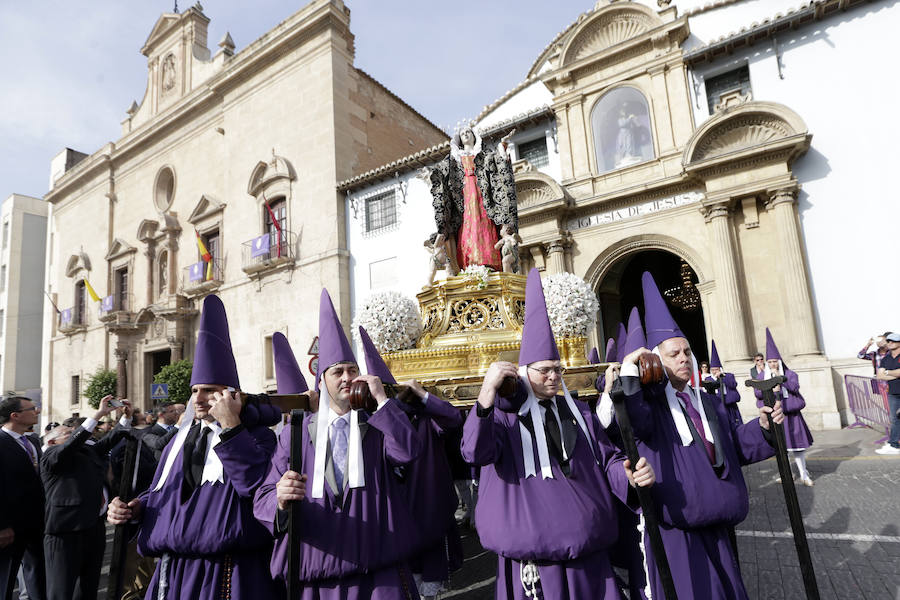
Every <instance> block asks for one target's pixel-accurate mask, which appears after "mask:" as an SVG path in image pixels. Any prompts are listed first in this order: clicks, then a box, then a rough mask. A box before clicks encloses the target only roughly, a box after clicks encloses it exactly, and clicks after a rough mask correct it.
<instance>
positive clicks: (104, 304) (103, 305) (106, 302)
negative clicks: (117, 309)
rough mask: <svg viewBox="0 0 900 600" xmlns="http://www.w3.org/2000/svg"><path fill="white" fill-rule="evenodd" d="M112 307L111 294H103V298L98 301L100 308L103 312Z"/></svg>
mask: <svg viewBox="0 0 900 600" xmlns="http://www.w3.org/2000/svg"><path fill="white" fill-rule="evenodd" d="M112 309H113V297H112V295H109V296H104V297H103V300H101V301H100V310H102V311H103V312H109V311H111V310H112Z"/></svg>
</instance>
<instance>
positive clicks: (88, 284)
mask: <svg viewBox="0 0 900 600" xmlns="http://www.w3.org/2000/svg"><path fill="white" fill-rule="evenodd" d="M84 289H86V290H87V293H88V295H89V296H90V297H91V300H93V301H94V302H100V296H98V295H97V292H95V291H94V288H92V287H91V282H90V281H88V280H87V278H85V280H84Z"/></svg>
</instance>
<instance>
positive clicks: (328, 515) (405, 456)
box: [254, 290, 424, 600]
mask: <svg viewBox="0 0 900 600" xmlns="http://www.w3.org/2000/svg"><path fill="white" fill-rule="evenodd" d="M319 352H320V353H319V375H318V377H317V378H316V386H317V387H318V392H319V408H318V412H316V413H314V414H309V415H307V416H306V417H305V418H304V420H303V424H302V431H303V435H304V437H303V440H302V452H301V456H302V465H303V466H302V468H301V469H300V470H299V472H297V471H291V470H289V468H288V465H289V462H290V461H289V459H290V447H291V428H290V427H285V428H284V430H283V431H282V432H281V435H280V436H279V440H278V449H277V450H276V452H275V455H274V457H273V458H272V460H271V464H270V465H269V472H268V475H267V476H266V480H265V483H263V485H262V486H260V488H259V490H258V491H257V493H256V497H255V499H254V514H255V515H256V518H257V519H259V521H260V522H261V523H263V524H264V525H265V526H266V527H267V528H268V529H269V531H271V532H272V533H273V534H274V535H275V551H274V553H273V555H272V562H271V573H272V576H273V577H275V578H276V580H278V581H279V582H280V584H281V586H282V589H283V588H284V587H285V584H286V580H287V570H288V552H289V548H288V539H287V538H288V536H287V535H286V534H287V525H288V519H287V514H288V513H287V508H288V506H289V505H290V503H291V502H297V503H299V504H298V505H297V506H298V507H299V519H300V541H299V548H298V549H297V550H298V552H299V582H295V583H299V584H300V585H301V586H302V588H301V589H302V592H301V597H302V598H303V599H304V600H314V599H315V600H332V599H333V600H338V599H341V600H343V599H353V600H355V599H363V598H372V599H376V600H401V599H402V600H407V599H409V598H418V597H419V595H418V593H417V592H416V587H415V582H414V581H413V578H412V574H411V572H410V570H409V568H408V566H407V563H406V561H407V559H408V558H409V555H410V553H411V552H412V551H413V550H414V549H416V548H418V547H419V544H418V541H417V540H418V535H417V529H418V528H417V527H416V525H415V523H413V520H412V516H411V514H410V512H409V508H408V506H407V504H406V501H405V498H404V496H403V493H402V490H401V489H400V483H399V481H398V480H397V477H396V475H395V473H394V469H395V467H400V466H402V465H407V464H409V463H410V462H412V461H413V460H414V459H415V458H416V457H417V456H418V455H419V453H420V452H421V442H420V440H419V436H418V435H417V434H416V431H415V430H414V429H413V427H412V425H411V424H410V422H409V419H408V418H407V416H406V414H405V413H404V412H403V411H402V410H401V409H400V407H399V406H398V404H397V400H395V399H389V398H388V397H387V395H386V394H385V391H384V387H383V386H382V383H381V380H380V379H379V378H378V377H377V376H375V375H360V374H359V368H358V367H357V363H356V358H355V357H354V355H353V351H352V350H351V348H350V343H349V342H348V341H347V337H346V336H345V335H344V330H343V328H342V327H341V324H340V321H339V320H338V318H337V314H336V313H335V311H334V306H333V305H332V303H331V298H330V297H329V295H328V292H327V291H326V290H322V297H321V302H320V305H319ZM356 380H361V381H365V382H366V383H367V384H368V387H369V390H370V392H371V394H372V396H373V397H374V398H375V400H376V401H377V402H378V409H377V410H376V411H375V412H374V413H372V414H371V415H370V414H368V413H366V412H365V411H363V410H351V409H350V385H351V383H352V382H353V381H356ZM421 391H422V392H424V390H421ZM310 479H311V480H312V485H311V489H310V490H309V491H307V481H309V480H310Z"/></svg>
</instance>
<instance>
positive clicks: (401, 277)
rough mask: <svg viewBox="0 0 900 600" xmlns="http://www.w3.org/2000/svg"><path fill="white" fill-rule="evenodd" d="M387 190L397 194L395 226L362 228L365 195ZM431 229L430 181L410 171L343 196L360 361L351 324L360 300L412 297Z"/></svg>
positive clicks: (422, 276)
mask: <svg viewBox="0 0 900 600" xmlns="http://www.w3.org/2000/svg"><path fill="white" fill-rule="evenodd" d="M404 188H405V194H406V196H405V200H404V192H403V189H404ZM391 190H393V191H394V194H395V202H396V208H397V222H396V224H395V225H391V226H388V227H386V228H384V229H381V230H378V231H374V232H366V204H365V203H366V199H367V198H372V197H374V196H378V195H380V194H382V193H385V192H389V191H391ZM354 204H355V205H356V209H355V211H354V208H353V206H354ZM435 230H436V227H435V224H434V213H433V212H432V210H431V191H430V188H429V185H427V184H426V183H425V182H423V181H422V180H421V179H419V178H417V177H416V172H414V171H412V172H406V173H403V174H401V175H400V177H399V179H394V180H390V181H384V182H381V183H377V184H374V185H372V186H369V187H367V188H365V189H363V190H360V191H358V192H355V193H353V194H351V196H350V198H349V199H348V200H347V249H348V250H349V251H350V305H351V314H352V316H353V322H354V326H353V327H352V329H351V330H352V334H353V336H352V337H353V339H352V342H353V345H354V349H355V352H356V354H357V358H358V359H359V360H360V362H363V361H362V356H363V355H362V354H361V352H362V347H361V346H360V343H359V335H358V333H357V328H356V326H355V324H356V320H357V318H358V315H359V311H360V308H361V306H362V304H363V302H365V300H366V298H368V297H369V296H370V295H371V294H372V293H374V292H384V291H388V290H393V291H396V292H400V293H401V294H403V295H404V296H407V297H409V298H411V299H413V300H415V298H416V294H418V293H419V292H421V291H422V288H423V287H424V286H425V284H426V283H427V281H426V279H427V276H428V260H429V257H430V253H429V252H428V250H427V248H425V245H424V243H425V240H426V239H428V236H430V235H431V234H432V233H433V232H434V231H435ZM438 276H439V277H440V276H442V274H439V275H438Z"/></svg>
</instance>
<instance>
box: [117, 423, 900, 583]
mask: <svg viewBox="0 0 900 600" xmlns="http://www.w3.org/2000/svg"><path fill="white" fill-rule="evenodd" d="M814 435H815V438H816V441H815V444H814V446H813V449H812V450H811V451H810V458H809V469H810V471H811V472H812V476H813V479H814V480H815V487H813V488H807V487H804V486H799V487H798V488H797V492H798V496H799V499H800V506H801V509H802V510H803V514H804V521H805V524H806V531H807V533H808V534H809V538H810V541H809V545H810V551H811V553H812V559H813V562H814V566H815V569H816V578H817V581H818V584H819V591H820V593H821V597H822V599H823V600H828V599H834V600H863V599H864V600H900V518H898V516H897V515H898V511H897V505H898V496H900V456H879V455H877V454H875V453H874V449H875V448H876V446H875V443H874V442H875V440H877V439H878V438H879V437H880V436H879V435H878V434H876V433H875V432H873V431H871V430H868V429H844V430H841V431H829V432H815V433H814ZM745 475H746V477H747V480H748V484H749V486H750V515H749V516H748V517H747V519H746V520H745V521H744V522H743V523H742V524H741V525H740V526H739V527H738V548H739V556H740V561H741V571H742V572H743V576H744V581H745V583H746V585H747V589H748V591H749V593H750V597H751V598H759V599H760V600H775V599H784V600H793V599H799V598H803V597H804V591H803V580H802V577H801V574H800V568H799V566H798V562H797V555H796V552H795V550H794V543H793V538H792V537H791V535H790V524H789V522H788V517H787V511H786V510H785V504H784V493H783V491H782V489H781V486H780V485H779V484H778V483H777V482H776V481H775V478H776V477H777V475H778V467H777V465H776V464H775V460H774V459H770V460H767V461H765V462H763V463H759V464H756V465H753V466H751V467H747V468H746V469H745ZM464 533H465V536H464V539H463V542H464V546H465V551H466V557H467V558H466V562H465V566H464V567H463V569H462V570H461V571H460V572H458V573H456V574H455V575H454V576H453V578H452V580H451V585H452V590H451V591H449V592H448V593H446V594H444V595H443V596H442V598H444V599H448V598H454V599H457V600H488V599H491V598H493V584H494V574H495V570H496V557H495V556H494V554H492V553H491V552H487V551H485V550H483V549H482V548H481V547H480V546H479V544H478V540H477V536H476V535H475V534H474V533H472V532H471V531H468V530H465V532H464ZM109 541H110V543H109V544H108V546H107V551H108V550H109V547H110V546H111V545H112V537H111V536H110V538H109ZM106 571H107V570H106V567H104V581H103V582H102V584H101V587H105V585H106V581H105V574H106ZM104 592H105V590H101V597H102V596H104Z"/></svg>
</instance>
